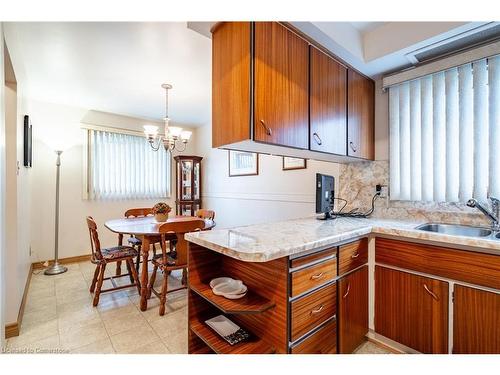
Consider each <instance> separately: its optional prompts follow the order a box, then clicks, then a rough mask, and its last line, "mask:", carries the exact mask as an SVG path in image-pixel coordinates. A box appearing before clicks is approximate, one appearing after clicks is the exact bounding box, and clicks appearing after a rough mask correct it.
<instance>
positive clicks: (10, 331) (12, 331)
mask: <svg viewBox="0 0 500 375" xmlns="http://www.w3.org/2000/svg"><path fill="white" fill-rule="evenodd" d="M33 269H34V267H33V264H31V265H30V269H29V271H28V277H27V278H26V284H25V285H24V292H23V299H22V300H21V306H19V313H18V314H17V322H15V323H9V324H6V325H5V338H6V339H8V338H10V337H15V336H19V332H20V331H21V324H22V322H23V316H24V308H25V307H26V300H27V299H28V290H29V288H30V283H31V275H32V274H33Z"/></svg>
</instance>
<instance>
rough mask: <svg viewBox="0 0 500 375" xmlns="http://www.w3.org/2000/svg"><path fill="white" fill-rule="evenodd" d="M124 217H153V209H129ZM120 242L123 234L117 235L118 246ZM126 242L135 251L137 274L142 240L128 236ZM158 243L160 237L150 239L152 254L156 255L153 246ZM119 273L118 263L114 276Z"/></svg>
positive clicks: (119, 263)
mask: <svg viewBox="0 0 500 375" xmlns="http://www.w3.org/2000/svg"><path fill="white" fill-rule="evenodd" d="M124 216H125V217H126V218H130V217H146V216H153V209H152V208H130V209H128V210H127V211H125V214H124ZM122 242H123V234H119V235H118V244H119V245H121V244H122ZM127 242H128V243H129V244H130V246H132V247H133V248H135V249H137V259H136V261H135V269H136V271H137V272H139V266H140V263H141V249H142V240H141V239H140V238H138V237H136V236H134V235H130V237H129V238H128V239H127ZM159 242H160V236H158V237H152V238H151V239H150V243H151V244H152V245H153V253H154V254H156V247H155V244H157V243H159ZM120 273H121V262H118V263H117V264H116V274H117V275H119V274H120Z"/></svg>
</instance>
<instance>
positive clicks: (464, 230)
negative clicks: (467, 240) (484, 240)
mask: <svg viewBox="0 0 500 375" xmlns="http://www.w3.org/2000/svg"><path fill="white" fill-rule="evenodd" d="M415 229H419V230H424V231H427V232H437V233H443V234H449V235H452V236H466V237H488V236H490V235H491V234H492V231H491V230H490V229H487V228H481V227H471V226H468V225H459V224H438V223H427V224H422V225H419V226H418V227H416V228H415ZM496 239H500V233H499V234H497V235H496Z"/></svg>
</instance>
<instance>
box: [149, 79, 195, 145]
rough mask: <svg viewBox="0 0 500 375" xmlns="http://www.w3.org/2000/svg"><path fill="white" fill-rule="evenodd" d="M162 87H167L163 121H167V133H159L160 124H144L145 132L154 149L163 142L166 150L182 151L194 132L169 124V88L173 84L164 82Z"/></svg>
mask: <svg viewBox="0 0 500 375" xmlns="http://www.w3.org/2000/svg"><path fill="white" fill-rule="evenodd" d="M161 87H162V88H164V89H165V118H164V119H163V121H165V133H164V135H159V134H158V126H154V125H144V134H146V138H147V140H148V142H149V145H150V146H151V148H152V149H153V150H154V151H158V150H159V149H160V145H161V144H162V143H163V147H164V148H165V150H166V151H174V150H176V151H179V152H182V151H184V150H185V149H186V145H187V143H188V142H189V138H191V134H192V133H191V132H190V131H187V130H183V129H182V128H180V127H178V126H169V122H170V118H169V117H168V90H170V89H171V88H172V85H170V84H168V83H164V84H163V85H161Z"/></svg>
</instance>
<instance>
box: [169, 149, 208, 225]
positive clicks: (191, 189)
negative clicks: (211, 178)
mask: <svg viewBox="0 0 500 375" xmlns="http://www.w3.org/2000/svg"><path fill="white" fill-rule="evenodd" d="M174 159H175V162H176V168H175V170H176V179H175V180H176V184H177V189H176V199H175V213H176V214H177V215H184V216H193V215H194V214H195V212H196V211H197V210H199V209H200V208H201V159H203V158H202V157H201V156H192V155H178V156H175V157H174Z"/></svg>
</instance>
